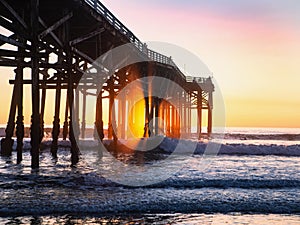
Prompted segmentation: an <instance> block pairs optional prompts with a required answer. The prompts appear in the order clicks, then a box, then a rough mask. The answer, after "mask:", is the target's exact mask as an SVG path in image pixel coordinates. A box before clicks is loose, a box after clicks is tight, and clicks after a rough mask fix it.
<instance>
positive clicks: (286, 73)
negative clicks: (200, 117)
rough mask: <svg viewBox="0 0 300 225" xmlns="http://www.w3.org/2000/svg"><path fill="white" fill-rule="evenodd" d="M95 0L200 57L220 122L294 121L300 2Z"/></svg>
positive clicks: (298, 112) (146, 34)
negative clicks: (221, 112) (222, 112)
mask: <svg viewBox="0 0 300 225" xmlns="http://www.w3.org/2000/svg"><path fill="white" fill-rule="evenodd" d="M102 2H103V3H104V4H105V5H106V6H107V7H108V8H109V9H110V10H111V11H112V12H113V13H114V14H115V15H116V16H117V17H118V18H119V19H120V20H121V21H122V22H123V23H124V24H125V25H127V26H128V27H129V28H130V29H131V30H132V31H133V33H135V34H136V35H137V36H138V37H139V38H140V39H141V40H143V41H164V42H169V43H173V44H176V45H179V46H181V47H183V48H186V49H187V50H189V51H191V52H193V53H195V54H196V55H197V56H198V57H199V58H200V59H201V60H202V61H203V62H205V63H206V64H207V65H208V67H209V68H210V70H211V71H212V72H213V74H214V77H215V78H216V80H217V81H218V84H219V86H220V88H221V91H222V93H223V96H224V99H225V103H226V114H227V116H226V119H227V122H226V124H227V126H254V127H300V13H299V12H300V1H297V0H287V1H280V0H252V1H237V0H213V1H199V0H189V1H184V0H163V1H161V0H153V1H148V0H131V1H118V0H104V1H102Z"/></svg>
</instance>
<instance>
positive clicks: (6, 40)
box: [0, 34, 30, 49]
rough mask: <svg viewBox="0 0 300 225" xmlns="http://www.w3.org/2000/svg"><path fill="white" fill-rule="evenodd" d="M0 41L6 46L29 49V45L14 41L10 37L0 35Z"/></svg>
mask: <svg viewBox="0 0 300 225" xmlns="http://www.w3.org/2000/svg"><path fill="white" fill-rule="evenodd" d="M0 41H2V42H4V43H7V44H11V45H14V46H17V47H20V48H26V49H30V46H29V45H26V44H23V43H21V42H18V41H16V40H15V39H13V38H12V36H10V37H6V36H4V35H2V34H0Z"/></svg>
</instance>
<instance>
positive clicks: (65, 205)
mask: <svg viewBox="0 0 300 225" xmlns="http://www.w3.org/2000/svg"><path fill="white" fill-rule="evenodd" d="M299 133H300V132H298V130H297V129H273V130H272V129H252V130H251V129H248V128H247V129H242V128H234V129H231V130H230V131H228V130H227V133H226V134H225V139H223V140H219V139H218V138H215V139H214V138H212V139H211V140H202V141H201V142H197V141H196V140H184V145H183V146H185V148H187V149H188V148H189V147H190V146H195V149H194V152H193V154H192V155H191V156H189V157H186V156H185V155H184V154H183V155H182V157H181V156H180V155H179V156H178V157H176V158H175V159H174V160H173V161H172V162H170V163H169V165H167V166H166V167H165V168H164V169H165V170H164V172H165V173H168V172H169V171H171V172H172V174H171V176H170V177H168V179H166V180H163V181H162V182H159V183H154V184H151V185H149V186H145V187H131V186H126V185H122V184H120V183H115V182H113V181H111V180H109V179H107V178H105V177H104V176H103V174H102V169H103V168H105V169H107V170H108V171H109V170H110V169H113V168H111V167H112V165H113V164H112V159H111V157H110V156H109V155H107V154H101V157H100V158H99V152H98V151H96V150H95V149H97V142H96V141H93V140H91V139H87V140H84V141H83V142H82V145H83V148H84V151H83V152H81V160H80V163H79V164H78V165H77V166H76V167H70V152H69V147H70V144H69V142H68V141H63V140H60V142H59V151H58V159H57V160H53V159H52V158H51V156H50V143H51V141H50V140H45V141H44V142H43V149H42V151H41V155H40V162H41V165H40V169H39V171H32V170H31V168H30V151H29V149H30V144H29V140H28V139H26V140H25V142H24V160H23V162H22V164H20V165H17V164H16V152H13V155H12V157H9V158H0V196H1V197H0V198H1V201H0V216H1V220H0V222H1V223H9V222H12V221H15V220H16V219H18V220H19V221H21V222H24V223H26V221H31V220H33V219H36V218H38V220H39V221H41V222H45V224H46V223H49V224H50V223H52V222H51V221H53V220H54V221H60V222H61V223H66V222H68V221H78V223H91V222H93V221H98V222H99V223H101V222H105V221H106V222H107V221H108V222H114V221H115V222H116V224H117V223H125V222H127V221H132V222H136V223H139V222H140V223H146V222H149V223H153V222H156V223H158V224H165V223H174V224H186V223H188V224H190V223H191V224H192V223H194V224H197V223H199V221H201V223H202V222H203V224H210V222H211V221H221V222H226V221H227V222H229V223H234V222H236V221H243V222H245V221H250V222H251V221H252V220H253V218H259V220H260V221H271V222H273V224H280V223H276V221H277V222H278V221H279V220H278V218H279V219H280V218H281V219H283V218H284V220H285V221H289V224H297V223H299V221H300V216H299V215H300V173H299V171H300V158H299V156H300V138H299V136H300V135H299ZM178 141H179V140H176V139H169V138H163V141H162V142H161V144H160V145H159V148H157V149H156V151H154V152H151V153H148V154H145V155H143V163H144V164H147V165H151V164H153V163H159V162H160V161H162V160H165V159H166V158H167V157H168V156H169V155H170V154H172V152H173V151H174V148H175V147H176V145H177V144H178ZM209 143H218V144H219V145H220V149H219V152H218V154H216V155H214V156H213V157H212V159H211V160H210V163H209V165H208V166H205V168H204V167H203V164H201V163H200V162H201V160H202V159H203V156H204V155H205V154H206V153H205V149H206V146H207V145H208V144H209ZM105 144H106V145H109V141H108V140H106V141H105ZM183 152H184V151H183ZM115 157H116V158H117V159H118V160H120V161H122V162H125V163H128V164H136V163H138V161H137V160H136V154H132V152H131V153H128V152H127V153H126V152H125V153H124V152H123V153H120V154H117V155H115ZM179 164H180V165H182V166H181V167H180V168H179V169H178V170H176V171H174V172H173V170H172V169H173V168H174V166H175V165H179ZM132 176H134V174H132ZM152 176H154V174H153V175H152ZM150 178H151V174H150V175H149V179H150ZM145 179H148V178H147V177H145ZM249 215H251V216H249ZM242 218H243V219H242ZM274 218H275V219H274ZM49 221H50V222H49ZM187 221H189V222H187ZM221 222H220V223H221ZM250 222H249V223H250ZM252 223H253V221H252ZM75 224H76V223H75ZM253 224H255V223H253Z"/></svg>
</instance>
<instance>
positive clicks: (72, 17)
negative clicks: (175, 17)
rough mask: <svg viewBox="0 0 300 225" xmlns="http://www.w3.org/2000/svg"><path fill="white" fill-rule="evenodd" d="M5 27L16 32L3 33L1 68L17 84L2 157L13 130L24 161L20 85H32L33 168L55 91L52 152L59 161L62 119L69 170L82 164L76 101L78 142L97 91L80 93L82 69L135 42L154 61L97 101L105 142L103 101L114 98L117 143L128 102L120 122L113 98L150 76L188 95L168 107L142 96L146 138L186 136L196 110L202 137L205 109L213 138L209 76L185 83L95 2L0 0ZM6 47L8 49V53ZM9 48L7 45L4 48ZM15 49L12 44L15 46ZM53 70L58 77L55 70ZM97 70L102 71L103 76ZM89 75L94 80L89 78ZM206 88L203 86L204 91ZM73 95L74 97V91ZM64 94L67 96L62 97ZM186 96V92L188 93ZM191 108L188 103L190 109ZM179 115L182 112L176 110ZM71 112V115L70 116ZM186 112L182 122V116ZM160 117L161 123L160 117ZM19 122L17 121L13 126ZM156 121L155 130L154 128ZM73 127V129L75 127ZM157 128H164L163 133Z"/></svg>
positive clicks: (122, 77) (120, 74)
mask: <svg viewBox="0 0 300 225" xmlns="http://www.w3.org/2000/svg"><path fill="white" fill-rule="evenodd" d="M0 15H1V17H0V25H1V26H2V27H3V28H5V29H7V30H8V31H10V32H11V35H9V36H5V35H4V34H0V46H2V48H1V49H0V66H4V67H13V68H15V70H14V71H15V79H14V80H11V81H10V83H11V84H13V85H14V88H13V93H12V99H11V105H10V113H9V119H8V124H7V129H6V137H5V138H4V139H2V141H1V146H2V148H1V154H2V155H3V156H9V155H11V152H12V146H13V140H12V136H13V132H14V129H15V125H16V136H17V161H18V162H21V160H22V146H23V137H24V124H23V86H24V85H25V84H29V85H31V91H32V99H31V103H32V117H31V146H32V149H31V154H32V168H37V167H38V166H39V148H40V147H39V146H40V142H41V140H42V137H43V135H42V134H43V126H44V124H43V121H44V110H45V104H46V96H47V90H49V89H54V90H55V92H56V97H55V104H54V107H55V113H54V120H53V131H52V138H53V143H52V147H51V152H52V155H53V157H57V148H58V136H59V132H60V122H62V121H61V119H63V120H64V123H63V124H64V126H63V137H64V139H66V138H67V136H69V140H70V142H71V146H72V147H71V153H72V157H71V158H72V164H76V163H77V162H78V160H79V158H78V154H79V150H78V146H77V144H76V137H78V136H79V121H75V123H73V122H74V121H72V120H74V119H75V120H78V119H79V111H78V109H79V107H76V109H77V110H72V107H73V106H74V105H76V106H79V99H80V98H79V95H80V92H81V94H82V96H83V97H82V99H83V101H82V105H83V107H82V110H83V111H82V115H83V119H82V121H81V122H82V123H81V128H82V129H81V137H82V138H84V136H85V126H86V124H85V113H86V96H87V95H89V94H91V93H89V90H90V89H97V88H98V87H97V86H95V85H94V86H93V85H90V86H88V84H87V83H88V79H87V81H86V83H85V85H82V86H80V88H79V89H76V88H77V87H78V85H80V84H79V81H80V79H81V78H82V75H83V73H84V71H85V70H86V69H87V68H89V67H90V65H92V64H93V62H94V60H95V59H97V58H98V57H99V56H101V55H103V54H104V53H105V52H107V51H109V50H110V49H113V48H115V47H117V46H120V45H123V44H126V43H133V44H134V46H135V48H136V51H137V52H138V53H137V54H140V55H143V56H142V57H145V58H149V59H150V60H152V62H142V63H137V64H136V65H132V66H128V67H125V68H118V70H115V71H114V75H113V76H111V77H110V78H109V79H108V81H107V82H106V83H105V85H104V86H103V90H98V91H100V94H99V95H98V96H97V104H96V115H95V128H96V130H97V132H98V134H99V137H100V139H103V138H104V132H103V126H104V124H103V110H105V109H104V108H103V98H108V99H109V108H108V110H109V122H108V135H107V138H115V139H116V138H117V134H115V132H114V130H113V129H112V127H113V123H116V122H117V123H118V124H117V127H118V133H119V135H118V136H119V137H120V138H126V123H128V121H126V119H127V116H126V101H127V100H126V99H124V101H119V103H118V107H119V113H118V119H117V121H116V120H114V117H113V115H114V113H115V112H114V108H113V107H112V105H113V102H114V99H115V96H116V95H117V93H119V92H120V90H121V89H122V88H123V87H125V86H126V85H127V84H128V83H130V82H132V81H133V80H135V79H138V78H141V77H147V76H160V77H166V78H168V79H170V80H172V81H174V82H176V83H177V84H179V85H180V86H181V87H183V88H184V90H185V93H178V98H179V100H180V99H184V100H185V101H182V102H183V103H182V104H181V103H180V101H179V105H177V106H174V105H171V104H169V103H168V102H167V101H165V100H162V99H159V98H156V97H151V96H150V97H146V98H145V126H144V136H145V137H147V136H149V135H152V133H154V134H155V135H158V134H159V133H160V132H161V131H160V130H159V129H162V130H163V133H165V135H166V136H169V137H179V136H180V135H182V136H183V137H184V136H189V135H190V133H191V124H192V122H191V115H192V114H191V111H192V110H194V109H196V110H197V112H198V130H197V132H198V134H199V137H200V134H201V133H202V131H201V127H202V111H203V110H208V133H211V131H212V93H213V91H214V85H213V84H212V81H211V79H210V78H193V77H185V76H184V74H182V72H181V71H180V70H179V69H178V68H177V66H176V65H175V63H174V62H173V61H172V59H171V58H170V57H166V56H164V55H162V54H159V53H157V52H154V51H152V50H150V49H148V48H147V46H146V45H144V44H143V43H142V42H141V41H140V40H139V39H138V38H137V37H136V36H135V35H134V34H133V33H132V32H131V31H130V30H129V29H128V28H126V27H125V26H124V25H123V24H122V23H121V22H120V21H119V20H118V19H117V18H115V17H114V15H113V14H112V13H111V12H110V11H109V10H108V9H107V8H106V7H105V6H104V5H103V4H101V2H100V1H98V0H59V1H58V0H40V1H39V0H0ZM4 44H9V45H10V47H6V48H5V46H7V45H4ZM3 45H4V46H3ZM11 46H13V47H12V48H11ZM53 61H55V62H53ZM25 68H30V69H31V79H29V80H25V79H24V74H23V73H24V69H25ZM53 71H55V72H53ZM98 72H99V71H98ZM91 76H92V74H91ZM199 84H201V85H199ZM75 89H76V91H75ZM79 90H80V92H79ZM62 92H66V98H65V99H62ZM186 93H187V94H186ZM187 102H188V103H187ZM61 104H66V110H65V117H64V118H59V115H60V110H61V108H60V106H61ZM175 108H176V109H178V110H175ZM73 114H74V115H73ZM179 114H181V118H182V119H180V117H179ZM157 117H159V118H162V119H163V121H164V122H161V121H158V120H157V119H155V118H157ZM15 119H16V121H15ZM153 119H154V120H155V121H154V123H153V125H152V129H151V131H150V130H149V122H150V121H152V120H153ZM74 124H76V125H75V127H74ZM159 127H160V128H159Z"/></svg>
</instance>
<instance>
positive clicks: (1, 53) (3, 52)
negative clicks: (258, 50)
mask: <svg viewBox="0 0 300 225" xmlns="http://www.w3.org/2000/svg"><path fill="white" fill-rule="evenodd" d="M0 56H6V57H32V53H31V52H17V51H11V50H6V49H0ZM38 56H39V58H46V57H48V54H47V53H39V54H38Z"/></svg>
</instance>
